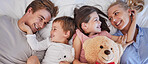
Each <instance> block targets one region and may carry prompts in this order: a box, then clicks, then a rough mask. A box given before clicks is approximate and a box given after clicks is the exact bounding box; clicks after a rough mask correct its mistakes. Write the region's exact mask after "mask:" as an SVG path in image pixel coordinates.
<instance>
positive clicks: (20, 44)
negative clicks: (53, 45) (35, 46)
mask: <svg viewBox="0 0 148 64" xmlns="http://www.w3.org/2000/svg"><path fill="white" fill-rule="evenodd" d="M17 21H18V20H15V19H13V18H11V17H8V16H0V64H1V63H4V64H25V63H26V61H27V59H28V58H29V57H30V56H31V55H32V53H33V51H32V50H31V48H30V46H29V44H28V43H27V40H26V37H25V34H24V33H23V32H22V31H21V30H20V29H19V27H18V25H17Z"/></svg>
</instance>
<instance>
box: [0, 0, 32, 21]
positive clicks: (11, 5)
mask: <svg viewBox="0 0 148 64" xmlns="http://www.w3.org/2000/svg"><path fill="white" fill-rule="evenodd" d="M31 1H32V0H0V15H8V16H10V17H12V18H17V19H18V18H21V17H22V16H23V14H24V13H25V9H26V7H27V5H28V4H29V3H30V2H31Z"/></svg>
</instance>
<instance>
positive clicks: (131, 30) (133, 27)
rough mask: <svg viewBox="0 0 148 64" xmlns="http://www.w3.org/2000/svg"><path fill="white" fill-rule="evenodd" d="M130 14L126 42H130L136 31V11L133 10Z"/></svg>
mask: <svg viewBox="0 0 148 64" xmlns="http://www.w3.org/2000/svg"><path fill="white" fill-rule="evenodd" d="M131 14H132V23H131V26H130V28H129V30H128V33H127V41H126V42H130V41H132V40H133V39H134V35H135V31H136V15H137V12H136V10H133V11H132V12H131Z"/></svg>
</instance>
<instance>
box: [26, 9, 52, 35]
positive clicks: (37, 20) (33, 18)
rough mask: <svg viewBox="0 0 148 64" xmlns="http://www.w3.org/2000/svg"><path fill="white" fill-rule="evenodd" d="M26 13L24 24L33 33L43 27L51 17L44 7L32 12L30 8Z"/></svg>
mask: <svg viewBox="0 0 148 64" xmlns="http://www.w3.org/2000/svg"><path fill="white" fill-rule="evenodd" d="M26 14H28V15H27V18H26V20H27V21H25V24H26V25H28V26H29V27H30V28H31V30H32V32H33V33H36V32H37V31H39V30H41V29H42V28H44V27H45V26H46V25H47V23H49V21H50V19H51V14H50V12H48V11H47V10H46V9H40V10H37V11H36V12H34V13H33V12H32V10H30V11H28V12H27V13H26Z"/></svg>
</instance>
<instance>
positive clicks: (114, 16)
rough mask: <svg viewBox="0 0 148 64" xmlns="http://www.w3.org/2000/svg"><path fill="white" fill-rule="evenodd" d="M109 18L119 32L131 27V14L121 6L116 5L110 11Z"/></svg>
mask: <svg viewBox="0 0 148 64" xmlns="http://www.w3.org/2000/svg"><path fill="white" fill-rule="evenodd" d="M108 17H109V20H110V22H111V24H112V25H113V26H114V27H115V28H117V29H119V30H123V29H126V28H128V27H129V20H130V19H129V18H130V12H129V10H125V9H124V8H122V7H120V6H119V5H114V6H112V7H110V8H109V9H108Z"/></svg>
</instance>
